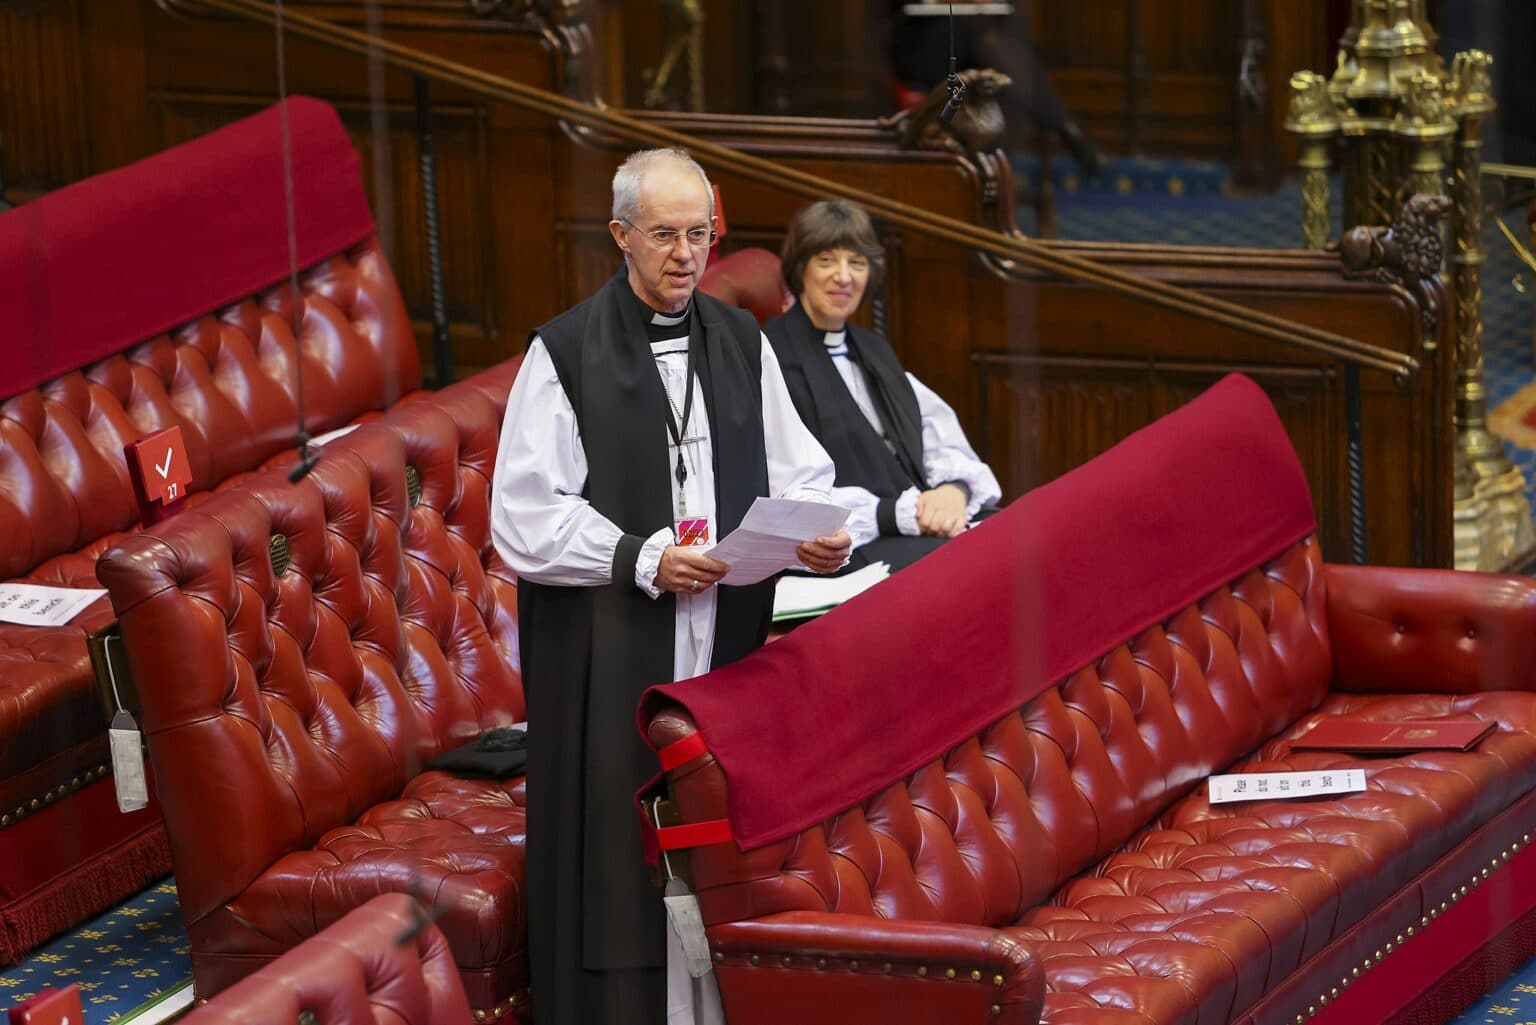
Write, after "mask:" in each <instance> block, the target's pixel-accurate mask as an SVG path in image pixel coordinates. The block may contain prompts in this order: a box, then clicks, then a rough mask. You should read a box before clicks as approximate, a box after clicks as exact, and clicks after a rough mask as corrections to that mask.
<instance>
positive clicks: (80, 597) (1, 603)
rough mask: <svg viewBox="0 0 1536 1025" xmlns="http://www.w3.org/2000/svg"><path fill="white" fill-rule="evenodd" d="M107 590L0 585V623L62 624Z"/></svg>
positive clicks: (34, 585)
mask: <svg viewBox="0 0 1536 1025" xmlns="http://www.w3.org/2000/svg"><path fill="white" fill-rule="evenodd" d="M106 593H107V592H106V591H103V590H101V589H100V588H97V587H44V586H42V585H41V584H0V623H17V624H20V625H21V626H63V625H64V624H65V623H68V622H69V621H70V620H71V619H74V618H75V617H76V616H78V615H79V614H80V613H81V612H82V611H84V609H85V607H86V606H87V605H89V604H91V602H93V601H95V600H96V599H97V598H100V597H101V596H102V595H104V594H106Z"/></svg>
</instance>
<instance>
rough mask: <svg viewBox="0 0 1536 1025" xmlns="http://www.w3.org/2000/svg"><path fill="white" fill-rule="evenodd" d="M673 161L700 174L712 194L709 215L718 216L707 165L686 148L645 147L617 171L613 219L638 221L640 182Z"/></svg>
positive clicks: (614, 177)
mask: <svg viewBox="0 0 1536 1025" xmlns="http://www.w3.org/2000/svg"><path fill="white" fill-rule="evenodd" d="M664 164H672V165H675V166H679V167H683V168H686V169H687V170H690V171H692V172H693V173H694V174H696V175H698V176H699V181H701V182H703V183H704V192H705V194H706V195H707V196H709V215H710V216H711V217H713V216H714V215H715V188H714V186H713V185H711V184H710V182H709V175H707V174H705V173H704V168H702V167H700V166H699V162H698V161H697V160H695V159H693V157H692V156H691V155H690V154H689V153H688V151H687V150H685V149H642V150H636V151H635V152H634V153H631V154H630V155H629V157H628V158H627V159H625V161H624V163H622V164H620V165H619V169H618V170H617V171H615V172H613V219H614V220H616V221H629V222H630V223H634V220H635V217H636V216H637V215H638V214H639V213H640V182H641V181H642V180H644V178H645V176H646V175H647V174H649V173H650V172H651V171H653V170H655V169H656V168H658V167H660V166H662V165H664Z"/></svg>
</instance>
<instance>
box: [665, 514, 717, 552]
mask: <svg viewBox="0 0 1536 1025" xmlns="http://www.w3.org/2000/svg"><path fill="white" fill-rule="evenodd" d="M672 536H673V537H675V538H676V539H677V541H676V544H677V546H678V547H679V548H701V547H704V546H705V545H708V544H709V517H708V516H700V517H698V518H696V519H683V520H678V521H677V522H676V523H674V524H673V525H672Z"/></svg>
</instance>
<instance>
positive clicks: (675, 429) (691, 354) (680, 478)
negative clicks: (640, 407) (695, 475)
mask: <svg viewBox="0 0 1536 1025" xmlns="http://www.w3.org/2000/svg"><path fill="white" fill-rule="evenodd" d="M697 353H698V347H697V346H695V345H694V342H693V332H692V331H691V330H690V331H689V332H688V375H687V376H688V383H687V384H685V385H684V386H683V412H682V415H681V417H679V416H678V414H677V413H676V412H675V408H676V407H675V404H674V403H673V401H672V393H671V392H670V391H668V390H667V388H666V386H665V385H663V387H662V390H663V391H666V393H667V430H668V431H669V432H670V433H671V435H672V444H673V445H675V446H677V469H676V470H675V471H674V474H673V475H674V476H675V477H676V478H677V490H678V492H679V493H681V492H682V490H683V485H684V484H686V483H687V482H688V466H687V464H686V463H684V462H683V439H684V438H685V437H687V435H688V421H689V419H690V418H691V417H692V416H693V369H694V359H695V356H696V355H697ZM679 419H681V421H682V423H681V424H679V423H678V421H679Z"/></svg>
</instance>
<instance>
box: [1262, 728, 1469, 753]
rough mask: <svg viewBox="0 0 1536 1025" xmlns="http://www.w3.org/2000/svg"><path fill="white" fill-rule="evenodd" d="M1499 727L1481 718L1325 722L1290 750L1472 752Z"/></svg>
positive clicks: (1305, 734)
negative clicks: (1478, 743) (1479, 742)
mask: <svg viewBox="0 0 1536 1025" xmlns="http://www.w3.org/2000/svg"><path fill="white" fill-rule="evenodd" d="M1497 725H1498V723H1494V722H1487V721H1484V720H1482V719H1401V720H1398V721H1396V722H1368V721H1363V720H1360V719H1324V720H1323V721H1322V722H1320V723H1318V724H1317V725H1316V726H1314V727H1312V729H1310V730H1308V731H1307V732H1306V733H1303V734H1302V735H1301V736H1299V737H1297V738H1296V739H1295V740H1293V741H1291V750H1293V751H1343V752H1347V753H1351V754H1402V753H1404V752H1408V751H1470V750H1472V748H1474V747H1476V746H1477V742H1478V741H1480V740H1482V739H1483V738H1484V737H1486V736H1487V735H1488V734H1490V733H1492V732H1493V729H1494V727H1495V726H1497Z"/></svg>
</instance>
